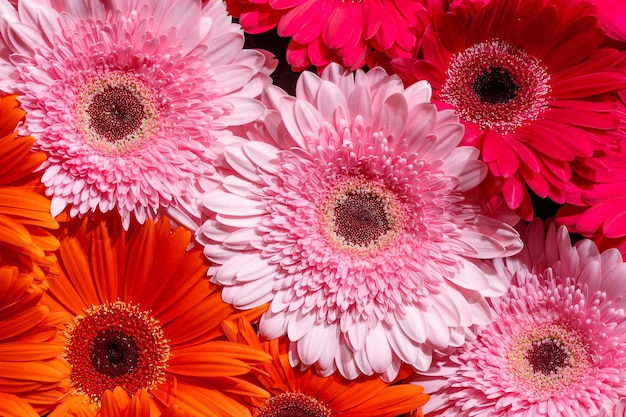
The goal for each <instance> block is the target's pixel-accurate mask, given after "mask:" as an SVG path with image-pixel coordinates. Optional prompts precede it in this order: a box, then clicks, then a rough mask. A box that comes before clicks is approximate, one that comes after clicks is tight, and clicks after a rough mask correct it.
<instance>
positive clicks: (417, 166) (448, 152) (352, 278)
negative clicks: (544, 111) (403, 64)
mask: <svg viewBox="0 0 626 417" xmlns="http://www.w3.org/2000/svg"><path fill="white" fill-rule="evenodd" d="M266 92H267V97H266V99H267V104H268V107H269V108H270V109H271V111H270V112H269V113H268V114H267V115H266V116H265V118H264V124H263V126H261V127H260V130H258V131H256V132H254V135H253V136H252V138H253V139H257V140H252V141H249V142H234V143H230V144H227V145H226V147H225V151H224V152H225V153H224V155H225V158H224V159H225V160H224V162H225V164H226V166H227V168H226V169H224V170H222V171H220V172H218V175H216V176H215V177H214V180H215V181H216V185H215V189H214V190H213V191H211V192H208V193H207V195H206V196H205V197H204V200H203V201H204V205H205V206H206V208H207V209H208V210H209V211H210V212H211V213H215V216H214V217H213V218H212V219H210V220H208V221H207V222H206V223H205V224H204V225H203V227H202V228H201V229H200V230H199V241H200V242H201V243H202V244H204V245H205V255H206V256H207V257H208V259H209V260H211V261H212V262H213V266H212V267H211V268H210V269H209V275H211V276H212V281H214V282H216V283H219V284H221V285H223V286H224V287H225V288H224V290H223V293H222V294H223V298H224V300H225V301H226V302H228V303H232V304H233V305H234V306H235V307H237V308H240V309H249V308H253V307H256V306H259V305H262V304H264V303H270V305H269V310H268V311H267V312H266V313H265V314H264V315H263V316H262V318H261V321H260V324H259V329H260V333H261V335H262V336H264V337H267V338H276V337H280V336H283V335H285V334H287V336H288V337H289V339H290V340H291V341H292V343H291V348H290V349H291V354H290V357H291V359H292V363H293V364H294V365H296V364H298V363H300V364H302V365H303V366H305V367H308V366H313V365H314V366H315V367H316V368H317V369H319V370H320V371H321V373H322V374H323V375H328V374H330V373H332V372H334V371H335V370H336V369H338V370H339V372H340V373H341V374H342V375H344V376H345V377H347V378H350V379H353V378H356V377H357V376H358V375H359V374H368V375H371V374H382V375H383V377H384V378H385V379H387V380H391V379H393V378H394V377H395V375H396V373H397V372H398V368H399V365H400V363H401V361H403V362H406V363H409V364H411V365H413V366H414V367H415V368H418V369H423V370H424V369H427V368H428V367H429V366H430V361H431V354H432V351H433V349H444V348H447V347H448V346H459V345H460V344H462V343H463V341H464V338H465V331H466V329H467V328H468V327H470V326H472V325H474V324H486V323H488V322H489V321H490V316H489V307H488V305H487V302H486V299H485V297H491V296H497V295H500V294H502V293H503V292H504V291H505V290H506V286H505V285H504V283H503V282H502V281H501V280H500V279H498V278H497V277H496V276H495V273H494V271H493V270H491V269H490V268H488V267H486V266H485V265H484V262H483V261H481V259H485V258H493V257H498V256H506V255H510V254H512V253H516V252H517V251H519V250H520V244H521V241H520V240H519V237H518V234H517V232H515V230H514V229H512V228H511V227H510V226H508V225H506V224H504V223H502V222H500V221H497V220H494V219H491V218H488V217H486V216H483V215H481V214H480V213H481V212H480V209H479V207H478V206H477V205H473V204H471V203H469V202H467V201H464V197H463V194H462V193H463V191H465V190H469V189H472V188H474V187H475V186H476V185H477V184H478V183H480V181H481V180H482V178H483V176H484V174H485V166H484V164H483V163H482V162H480V161H478V160H476V157H477V154H478V152H477V150H476V149H475V148H472V147H467V146H458V144H459V142H460V141H461V138H462V136H463V127H462V125H461V124H459V123H458V117H457V116H456V115H454V114H453V112H452V111H441V112H438V111H437V110H436V108H435V106H434V105H433V104H431V103H430V102H429V100H430V94H431V91H430V87H429V86H428V84H427V83H426V82H420V83H416V84H414V85H412V86H411V87H409V88H407V89H405V88H404V87H403V85H402V81H401V80H400V79H399V78H398V77H397V76H391V77H388V76H387V74H386V73H385V72H384V71H383V70H382V69H380V68H377V69H374V70H371V71H369V72H367V73H364V72H361V71H357V73H356V76H354V75H353V74H352V73H350V72H348V71H347V70H343V69H341V67H340V66H339V65H336V64H331V65H329V66H328V67H327V68H326V69H325V70H324V72H323V73H322V77H321V78H319V77H318V76H316V75H314V74H313V73H311V72H304V73H303V74H302V75H301V76H300V79H299V82H298V85H297V88H296V95H297V97H290V96H287V95H286V94H285V93H284V92H282V91H281V90H280V89H278V88H276V87H271V88H268V89H267V90H266Z"/></svg>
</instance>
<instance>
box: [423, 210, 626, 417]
mask: <svg viewBox="0 0 626 417" xmlns="http://www.w3.org/2000/svg"><path fill="white" fill-rule="evenodd" d="M524 242H525V247H524V250H523V251H522V252H521V253H520V254H519V255H518V256H514V257H511V258H509V259H505V260H503V261H501V260H496V261H494V263H496V265H497V269H498V272H499V273H500V274H501V275H503V276H505V277H507V278H508V279H510V280H511V287H510V288H509V291H508V292H507V294H506V295H505V296H504V297H501V298H498V299H492V303H493V307H494V321H493V323H491V324H490V325H487V326H486V327H484V328H483V329H482V330H481V331H480V332H479V333H480V334H479V336H478V338H477V340H476V341H473V342H469V343H467V344H466V345H464V346H463V347H462V348H461V349H459V350H457V351H456V352H455V355H453V356H452V357H451V360H450V361H449V362H448V364H449V365H454V366H453V367H452V369H453V371H454V372H452V373H451V374H450V375H448V376H447V380H446V383H445V384H446V385H447V388H445V389H443V390H439V391H437V392H435V393H433V394H432V397H433V398H435V400H434V402H433V404H439V405H440V410H439V411H441V410H447V412H448V413H449V414H450V415H457V416H473V415H489V416H518V415H519V416H557V415H563V416H575V415H585V416H596V415H597V414H598V413H599V412H600V409H601V408H603V407H604V408H605V409H607V407H608V408H609V409H611V410H613V409H615V407H616V405H617V403H618V400H619V398H620V397H623V396H624V394H625V393H626V351H624V349H623V346H624V344H625V343H626V333H625V332H624V328H625V327H626V311H625V310H624V301H625V300H626V286H625V285H624V282H625V281H624V279H625V278H624V277H625V276H626V264H624V263H623V262H622V258H621V256H620V254H619V252H618V251H617V250H615V249H611V250H608V251H605V252H602V253H600V252H599V251H598V249H597V247H596V246H595V244H594V243H593V242H592V241H590V240H588V239H584V240H581V241H579V242H577V243H576V245H574V246H573V247H572V245H571V243H570V238H569V234H568V232H567V229H566V228H565V227H560V228H559V229H558V230H557V229H556V227H555V226H554V225H553V224H550V225H549V226H547V231H544V225H543V224H542V222H541V221H540V220H538V219H537V220H536V221H534V222H533V223H532V224H531V225H530V227H528V229H527V230H526V231H525V233H524ZM418 382H419V383H422V384H423V383H424V382H423V381H419V380H418ZM426 385H428V384H426ZM608 405H610V406H608Z"/></svg>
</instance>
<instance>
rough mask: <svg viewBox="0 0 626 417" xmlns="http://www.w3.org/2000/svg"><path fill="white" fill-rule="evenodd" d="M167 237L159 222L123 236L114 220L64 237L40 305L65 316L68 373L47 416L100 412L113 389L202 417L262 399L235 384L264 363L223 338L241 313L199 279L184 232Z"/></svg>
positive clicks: (235, 411)
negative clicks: (226, 325)
mask: <svg viewBox="0 0 626 417" xmlns="http://www.w3.org/2000/svg"><path fill="white" fill-rule="evenodd" d="M170 229H171V226H170V222H169V220H168V219H167V218H163V219H162V220H160V221H159V222H158V223H157V224H156V225H155V224H154V223H153V221H152V220H148V221H146V222H145V224H144V225H139V224H138V223H136V222H133V223H132V224H131V227H130V229H129V231H128V232H125V231H124V230H121V225H120V221H119V217H118V216H115V218H113V216H109V217H107V218H105V219H102V220H99V221H97V222H95V223H91V222H88V221H82V223H81V224H80V225H78V226H72V225H68V226H67V227H66V228H64V230H63V233H62V235H61V237H60V241H61V248H60V249H59V255H58V257H59V265H60V276H59V277H58V278H57V279H55V280H51V282H50V290H49V291H48V293H46V295H45V299H44V302H45V303H46V304H47V305H49V306H50V309H51V310H52V311H59V312H63V313H65V320H64V321H63V322H62V323H61V324H60V327H61V329H62V330H63V331H64V338H63V339H62V345H63V348H64V352H63V356H64V358H65V359H66V360H67V363H68V364H69V365H70V367H71V372H68V373H67V374H66V375H65V376H66V378H67V379H66V385H67V393H66V395H64V396H63V397H61V398H59V405H58V407H57V408H56V409H55V411H53V412H52V413H51V414H50V417H57V416H65V415H66V413H69V412H76V413H78V412H85V413H86V412H88V411H87V410H97V408H98V405H99V404H100V403H101V402H102V400H103V395H104V392H105V391H106V390H113V389H114V388H115V387H116V386H120V387H122V388H123V389H124V390H125V391H126V392H127V393H128V394H129V395H132V394H134V393H135V392H137V391H138V390H140V389H145V390H147V391H148V392H149V393H150V399H151V405H150V407H151V408H154V409H158V410H163V409H164V408H166V407H167V406H173V405H178V406H179V407H180V408H181V409H183V410H185V411H187V412H189V413H193V414H196V415H200V416H221V415H228V416H248V415H249V413H248V411H247V409H246V408H245V407H244V406H243V405H241V404H240V403H239V396H245V395H253V396H255V395H260V396H266V395H267V394H266V393H265V391H263V390H262V389H260V388H257V387H254V386H252V385H251V384H245V385H244V384H243V383H242V381H240V379H239V376H240V375H242V374H245V373H247V372H248V371H249V370H250V368H251V366H254V365H256V364H259V363H262V362H266V361H268V360H269V357H268V355H267V354H265V353H264V352H261V351H259V350H256V349H252V348H250V347H247V346H242V345H240V344H236V343H232V342H228V341H225V340H223V339H224V338H223V337H220V336H221V335H222V332H221V328H220V327H219V325H220V323H221V321H222V320H224V319H227V318H233V317H235V318H236V317H238V315H239V313H237V312H235V311H234V310H233V308H232V307H231V306H230V305H228V304H225V303H223V302H222V301H221V297H220V292H219V287H216V286H214V285H213V284H211V283H210V282H209V281H208V280H207V279H206V276H205V273H206V268H207V263H206V260H205V259H204V257H203V256H202V251H201V250H200V249H199V248H191V249H189V248H188V247H189V244H190V240H191V232H189V231H187V230H185V229H183V228H177V229H175V230H174V231H170ZM247 314H248V315H250V316H251V317H254V316H257V317H258V315H259V312H258V310H257V311H250V312H247ZM72 410H73V411H72ZM81 410H83V411H81Z"/></svg>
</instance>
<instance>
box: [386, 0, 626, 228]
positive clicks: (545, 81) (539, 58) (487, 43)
mask: <svg viewBox="0 0 626 417" xmlns="http://www.w3.org/2000/svg"><path fill="white" fill-rule="evenodd" d="M433 4H435V3H433ZM433 14H434V15H436V16H437V19H436V20H434V21H433V23H432V25H431V26H430V28H429V29H427V31H426V33H425V34H424V36H423V38H422V48H421V55H419V59H398V60H393V61H392V65H393V66H394V68H395V70H396V71H397V72H398V73H399V74H401V76H402V78H403V79H404V80H405V82H407V83H410V82H413V80H419V79H426V80H428V81H430V82H431V83H432V85H433V90H434V96H435V98H436V99H438V100H441V101H442V102H444V103H446V105H447V106H451V107H453V108H454V109H455V110H456V111H457V112H458V113H459V115H460V116H461V120H462V121H463V122H464V123H465V124H466V139H465V142H464V143H467V144H472V145H475V146H477V147H478V148H479V149H480V150H481V159H482V160H483V161H485V162H486V163H487V165H488V166H489V171H490V176H489V179H488V180H487V181H486V182H485V183H484V185H483V186H482V189H483V193H484V195H485V199H486V200H488V199H489V198H491V197H492V196H493V195H494V194H496V193H502V194H503V196H504V197H505V199H506V201H507V204H508V205H509V207H511V208H513V209H517V210H518V212H519V213H520V214H521V215H522V216H523V217H524V218H526V219H531V218H532V217H533V207H532V204H531V201H530V195H529V192H528V190H527V186H528V187H529V188H530V189H531V190H532V191H533V192H534V193H535V194H537V195H538V196H540V197H542V198H545V197H549V198H550V199H552V200H553V201H555V202H557V203H563V202H564V201H565V199H566V193H567V188H568V186H569V182H570V177H571V170H570V164H571V162H572V161H573V160H574V159H575V158H576V157H589V156H591V155H592V154H593V152H594V151H597V150H602V149H607V148H609V147H610V146H613V145H614V144H615V141H616V138H615V137H614V136H613V135H611V134H608V133H607V132H612V131H613V130H614V129H615V128H616V127H617V126H618V124H619V120H618V117H617V116H616V115H615V114H613V113H612V111H613V110H615V108H616V104H615V93H616V92H617V91H619V90H621V89H623V88H624V87H625V86H626V72H625V70H624V68H625V66H624V62H625V55H624V54H623V53H621V52H618V51H617V50H615V49H612V48H608V47H603V46H602V44H603V40H604V31H603V30H602V29H601V28H600V27H599V25H598V21H597V18H596V16H595V8H594V7H593V6H592V5H591V4H590V3H588V2H585V1H578V2H566V1H560V0H528V1H527V0H492V1H490V2H488V3H486V4H484V5H483V3H482V2H478V3H477V2H472V1H468V2H457V3H456V5H455V7H451V8H450V10H449V11H446V12H445V13H444V11H439V12H437V11H434V12H433Z"/></svg>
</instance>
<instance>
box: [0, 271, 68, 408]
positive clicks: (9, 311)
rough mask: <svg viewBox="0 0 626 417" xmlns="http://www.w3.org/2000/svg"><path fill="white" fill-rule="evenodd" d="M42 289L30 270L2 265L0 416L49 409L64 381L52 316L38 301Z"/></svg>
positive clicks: (63, 368) (0, 280)
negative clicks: (28, 271)
mask: <svg viewBox="0 0 626 417" xmlns="http://www.w3.org/2000/svg"><path fill="white" fill-rule="evenodd" d="M43 291H44V290H43V289H42V285H41V284H40V283H39V282H38V281H37V279H36V278H35V277H34V276H33V274H30V273H25V272H21V271H20V270H19V268H18V267H17V266H15V265H2V266H0V329H2V330H1V331H0V415H2V416H11V417H13V416H22V415H24V416H29V417H30V416H32V415H33V410H35V411H36V412H37V413H45V412H47V411H49V410H50V409H51V408H52V406H53V404H54V402H55V399H56V398H55V396H56V395H58V394H57V392H58V388H59V385H60V384H61V383H62V382H63V378H64V375H65V372H66V369H67V366H66V364H65V363H64V362H63V361H62V360H61V358H60V357H59V355H60V354H61V352H62V349H61V347H60V346H59V345H58V344H57V343H55V341H56V337H57V331H56V327H55V323H56V317H55V315H53V314H50V313H49V310H48V308H47V307H45V306H43V305H41V304H40V300H41V298H42V295H43ZM7 410H9V411H7ZM35 415H38V414H35Z"/></svg>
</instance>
